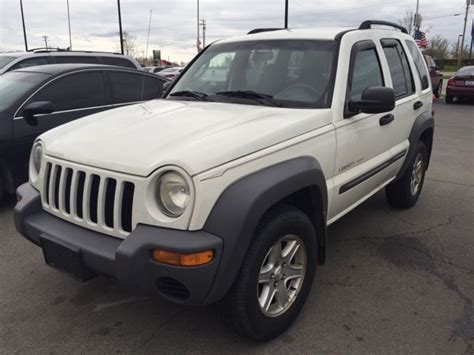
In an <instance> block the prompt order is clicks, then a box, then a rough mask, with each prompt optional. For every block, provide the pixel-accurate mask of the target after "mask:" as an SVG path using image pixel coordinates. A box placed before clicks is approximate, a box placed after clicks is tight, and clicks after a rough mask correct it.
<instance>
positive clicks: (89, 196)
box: [41, 162, 135, 235]
mask: <svg viewBox="0 0 474 355" xmlns="http://www.w3.org/2000/svg"><path fill="white" fill-rule="evenodd" d="M134 193H135V185H134V184H133V183H132V182H129V181H125V180H120V179H117V178H116V177H112V176H104V174H103V173H102V172H100V173H99V172H97V173H95V172H91V171H89V169H83V170H82V169H76V168H72V167H68V166H66V165H65V164H57V163H51V162H47V163H46V169H45V175H44V179H43V188H42V194H41V199H42V203H43V206H44V208H45V209H47V210H49V211H50V212H52V213H53V214H56V215H58V216H59V217H62V218H63V219H67V220H70V221H72V222H75V223H77V224H81V225H84V226H86V227H94V228H92V229H95V230H97V229H99V230H101V229H102V230H104V231H106V232H109V233H108V234H111V232H115V233H116V234H121V235H127V234H128V233H130V232H131V231H132V211H133V198H134Z"/></svg>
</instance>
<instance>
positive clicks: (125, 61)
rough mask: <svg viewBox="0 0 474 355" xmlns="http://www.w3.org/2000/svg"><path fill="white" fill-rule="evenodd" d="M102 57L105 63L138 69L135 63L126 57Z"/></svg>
mask: <svg viewBox="0 0 474 355" xmlns="http://www.w3.org/2000/svg"><path fill="white" fill-rule="evenodd" d="M101 59H102V63H103V64H107V65H115V66H118V67H125V68H133V69H137V67H136V66H135V64H133V63H132V62H131V61H130V60H128V59H125V58H114V57H101Z"/></svg>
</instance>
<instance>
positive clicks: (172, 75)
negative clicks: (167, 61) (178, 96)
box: [158, 67, 184, 81]
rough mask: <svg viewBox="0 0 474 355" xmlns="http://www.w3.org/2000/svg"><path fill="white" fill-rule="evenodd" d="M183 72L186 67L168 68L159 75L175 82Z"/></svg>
mask: <svg viewBox="0 0 474 355" xmlns="http://www.w3.org/2000/svg"><path fill="white" fill-rule="evenodd" d="M183 70H184V67H173V68H166V69H163V70H161V71H160V72H158V75H159V76H162V77H163V78H166V79H169V80H171V81H173V80H175V79H176V78H177V77H178V76H179V74H181V72H182V71H183Z"/></svg>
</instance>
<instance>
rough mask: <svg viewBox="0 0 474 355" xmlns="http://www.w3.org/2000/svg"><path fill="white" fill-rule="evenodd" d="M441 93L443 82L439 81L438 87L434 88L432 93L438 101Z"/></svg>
mask: <svg viewBox="0 0 474 355" xmlns="http://www.w3.org/2000/svg"><path fill="white" fill-rule="evenodd" d="M442 92H443V80H440V82H439V84H438V86H437V87H436V90H435V92H434V96H435V97H436V98H437V99H439V98H440V97H441V95H442Z"/></svg>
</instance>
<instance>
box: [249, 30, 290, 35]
mask: <svg viewBox="0 0 474 355" xmlns="http://www.w3.org/2000/svg"><path fill="white" fill-rule="evenodd" d="M284 29H285V28H256V29H254V30H252V31H249V32H248V33H247V34H248V35H253V34H255V33H262V32H272V31H280V30H284Z"/></svg>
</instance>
